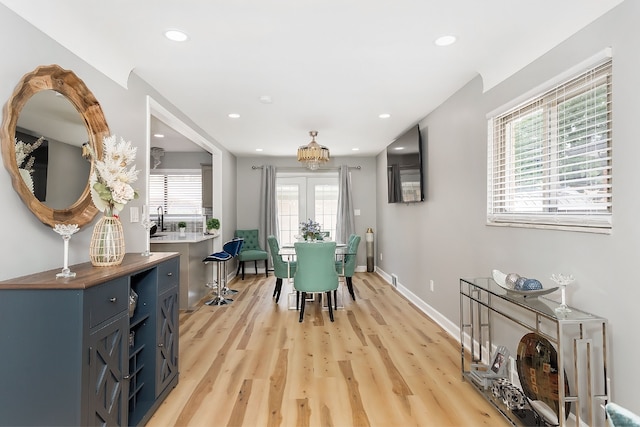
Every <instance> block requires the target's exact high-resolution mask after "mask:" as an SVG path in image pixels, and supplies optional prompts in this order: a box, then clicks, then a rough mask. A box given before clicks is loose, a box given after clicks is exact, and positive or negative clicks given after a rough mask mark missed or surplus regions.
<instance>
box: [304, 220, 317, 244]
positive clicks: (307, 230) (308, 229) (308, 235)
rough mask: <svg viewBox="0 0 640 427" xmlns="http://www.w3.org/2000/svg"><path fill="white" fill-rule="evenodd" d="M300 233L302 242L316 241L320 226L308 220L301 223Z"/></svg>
mask: <svg viewBox="0 0 640 427" xmlns="http://www.w3.org/2000/svg"><path fill="white" fill-rule="evenodd" d="M300 232H301V233H302V236H303V237H304V240H309V241H312V240H316V236H317V234H318V233H320V224H318V223H317V222H315V221H314V220H312V219H309V220H307V221H306V222H301V223H300Z"/></svg>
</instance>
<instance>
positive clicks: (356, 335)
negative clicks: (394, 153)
mask: <svg viewBox="0 0 640 427" xmlns="http://www.w3.org/2000/svg"><path fill="white" fill-rule="evenodd" d="M353 283H354V287H355V289H356V301H352V300H351V299H350V298H347V297H348V293H347V292H346V290H345V292H344V295H345V299H344V308H341V309H339V310H338V311H336V312H335V322H334V323H331V322H330V321H329V316H328V312H327V311H326V309H325V310H323V309H322V307H321V305H320V304H319V303H317V302H307V307H306V311H305V319H304V322H303V323H298V315H299V312H297V311H296V310H290V309H288V301H287V299H288V298H287V293H286V292H287V289H286V287H283V293H282V297H281V298H280V302H279V304H277V305H276V304H275V302H274V300H273V298H272V293H273V288H274V284H275V277H273V276H272V275H270V276H269V277H268V278H266V277H265V276H264V274H263V275H260V276H254V275H250V274H249V275H246V276H245V280H235V281H233V282H232V283H231V284H230V287H231V288H233V289H237V290H239V293H238V294H236V295H235V296H234V297H233V298H234V300H235V301H234V302H233V303H232V304H230V305H227V306H219V307H209V306H205V305H202V306H201V307H200V308H199V309H197V310H196V311H194V312H190V313H181V315H180V381H179V383H178V386H177V387H176V388H175V389H174V390H173V391H172V392H171V393H170V395H169V396H168V398H167V399H166V400H165V401H164V402H163V404H162V405H161V406H160V408H159V409H158V411H157V412H156V413H155V414H154V416H153V417H152V418H151V420H150V421H149V423H148V424H147V425H148V426H149V427H156V426H163V427H164V426H337V427H341V426H384V427H387V426H402V427H404V426H507V425H509V424H508V423H507V422H506V421H505V420H504V418H503V417H502V416H501V415H500V413H499V412H497V411H496V410H495V409H493V407H491V406H490V405H489V403H487V402H486V401H485V400H484V399H483V398H482V397H481V396H480V395H479V394H478V393H476V392H475V391H474V389H473V387H472V386H471V385H470V384H468V383H466V382H464V381H462V379H461V375H460V346H459V345H458V343H457V342H456V341H455V340H454V339H452V338H451V337H450V336H449V335H448V334H447V333H446V332H445V331H444V330H442V329H441V328H440V327H439V326H438V325H436V324H435V323H434V322H433V321H432V320H431V319H430V318H428V317H427V316H425V315H424V314H423V313H422V312H420V311H419V310H418V309H417V308H415V307H414V306H413V305H412V304H411V303H409V302H408V301H407V300H406V299H405V298H404V297H403V296H402V295H400V294H399V293H398V292H397V291H396V290H395V289H394V288H393V287H392V286H390V285H389V284H388V283H386V282H385V281H384V280H382V279H381V278H380V277H379V276H378V275H376V274H374V273H357V274H356V275H355V276H354V278H353ZM341 286H342V284H341Z"/></svg>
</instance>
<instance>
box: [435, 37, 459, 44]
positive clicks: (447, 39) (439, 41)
mask: <svg viewBox="0 0 640 427" xmlns="http://www.w3.org/2000/svg"><path fill="white" fill-rule="evenodd" d="M456 40H457V39H456V36H452V35H448V36H441V37H438V38H437V39H436V40H435V41H434V43H435V45H436V46H450V45H452V44H454V43H455V42H456Z"/></svg>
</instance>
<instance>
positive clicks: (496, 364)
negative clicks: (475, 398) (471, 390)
mask: <svg viewBox="0 0 640 427" xmlns="http://www.w3.org/2000/svg"><path fill="white" fill-rule="evenodd" d="M508 360H509V350H507V348H506V347H505V346H503V345H501V346H499V347H498V348H496V351H495V352H494V353H493V357H492V358H491V364H490V365H483V364H471V372H470V375H471V378H472V379H473V380H474V381H475V382H476V383H477V384H478V385H481V386H483V387H484V388H488V387H490V386H491V384H492V382H493V380H494V379H497V378H506V377H507V367H508V366H509V364H508V363H507V361H508Z"/></svg>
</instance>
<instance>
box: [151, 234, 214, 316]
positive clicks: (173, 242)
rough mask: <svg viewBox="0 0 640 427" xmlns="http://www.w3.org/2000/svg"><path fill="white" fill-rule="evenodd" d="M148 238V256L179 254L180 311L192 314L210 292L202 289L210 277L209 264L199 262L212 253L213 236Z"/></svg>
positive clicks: (192, 235)
mask: <svg viewBox="0 0 640 427" xmlns="http://www.w3.org/2000/svg"><path fill="white" fill-rule="evenodd" d="M155 236H157V237H152V238H151V252H179V253H180V310H186V311H191V310H194V309H195V308H196V307H197V305H198V303H199V302H200V300H202V298H204V297H205V296H206V295H207V293H208V292H209V291H210V290H211V289H209V288H207V287H206V286H205V285H206V283H207V282H210V281H211V278H212V277H213V272H212V268H213V267H212V264H215V263H209V264H205V263H203V262H202V260H203V259H205V258H206V257H207V256H208V255H210V254H211V253H212V252H213V239H214V238H216V237H218V236H217V235H213V234H203V233H185V235H184V236H180V232H177V231H176V232H161V233H156V234H155Z"/></svg>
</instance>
